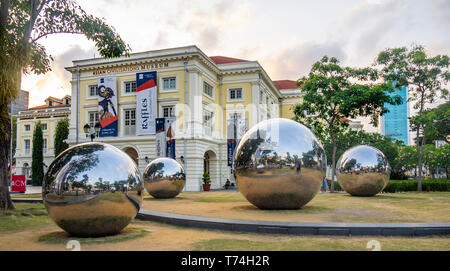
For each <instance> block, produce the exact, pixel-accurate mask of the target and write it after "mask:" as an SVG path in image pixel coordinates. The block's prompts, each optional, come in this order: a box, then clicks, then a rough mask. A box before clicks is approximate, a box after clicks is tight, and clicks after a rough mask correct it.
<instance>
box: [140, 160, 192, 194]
mask: <svg viewBox="0 0 450 271" xmlns="http://www.w3.org/2000/svg"><path fill="white" fill-rule="evenodd" d="M185 182H186V176H185V174H184V169H183V167H182V166H181V165H180V163H178V162H177V161H176V160H174V159H172V158H157V159H155V160H153V161H151V162H150V163H149V164H148V165H147V167H146V168H145V170H144V186H145V189H146V190H147V192H148V193H149V194H150V195H152V196H153V197H155V198H173V197H176V196H177V195H178V194H179V193H180V192H181V190H183V188H184V185H185Z"/></svg>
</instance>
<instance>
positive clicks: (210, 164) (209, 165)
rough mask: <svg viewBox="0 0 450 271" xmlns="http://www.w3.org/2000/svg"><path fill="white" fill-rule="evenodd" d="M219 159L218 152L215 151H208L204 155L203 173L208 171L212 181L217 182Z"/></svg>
mask: <svg viewBox="0 0 450 271" xmlns="http://www.w3.org/2000/svg"><path fill="white" fill-rule="evenodd" d="M217 163H218V161H217V157H216V154H215V153H214V152H213V151H206V152H205V154H204V155H203V173H205V172H208V173H209V177H210V178H211V181H212V183H213V182H217V181H218V178H219V175H218V171H217V169H218V164H217Z"/></svg>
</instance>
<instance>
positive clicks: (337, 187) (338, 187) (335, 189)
mask: <svg viewBox="0 0 450 271" xmlns="http://www.w3.org/2000/svg"><path fill="white" fill-rule="evenodd" d="M327 183H328V189H330V187H331V180H327ZM334 191H342V187H341V186H340V185H339V183H338V182H337V181H334Z"/></svg>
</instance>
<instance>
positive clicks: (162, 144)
mask: <svg viewBox="0 0 450 271" xmlns="http://www.w3.org/2000/svg"><path fill="white" fill-rule="evenodd" d="M164 120H165V119H164V118H157V119H156V127H155V130H156V136H155V138H156V157H164V156H166V153H165V152H166V133H165V129H164V123H165V121H164Z"/></svg>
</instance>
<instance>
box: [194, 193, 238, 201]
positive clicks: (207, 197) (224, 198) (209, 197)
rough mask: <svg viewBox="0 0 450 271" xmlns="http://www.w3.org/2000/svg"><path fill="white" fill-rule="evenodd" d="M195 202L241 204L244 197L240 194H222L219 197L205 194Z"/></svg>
mask: <svg viewBox="0 0 450 271" xmlns="http://www.w3.org/2000/svg"><path fill="white" fill-rule="evenodd" d="M195 201H197V202H241V201H245V198H244V196H242V194H241V193H232V192H228V193H223V194H222V195H220V196H213V195H211V194H210V195H208V194H206V195H205V196H204V197H201V198H198V199H196V200H195Z"/></svg>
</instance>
